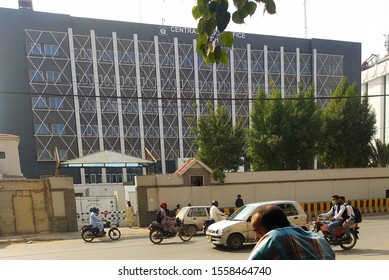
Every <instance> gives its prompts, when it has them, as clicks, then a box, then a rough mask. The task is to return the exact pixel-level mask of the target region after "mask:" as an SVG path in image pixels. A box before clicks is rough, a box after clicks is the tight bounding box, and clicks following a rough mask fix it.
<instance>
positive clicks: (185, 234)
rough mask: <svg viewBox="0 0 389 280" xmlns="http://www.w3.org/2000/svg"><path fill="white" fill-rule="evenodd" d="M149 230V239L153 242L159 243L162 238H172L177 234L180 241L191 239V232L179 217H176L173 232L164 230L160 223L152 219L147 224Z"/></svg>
mask: <svg viewBox="0 0 389 280" xmlns="http://www.w3.org/2000/svg"><path fill="white" fill-rule="evenodd" d="M148 229H149V230H150V233H149V238H150V241H151V242H152V243H154V244H159V243H161V242H162V240H164V239H169V238H174V237H176V236H177V233H178V236H179V237H180V239H181V240H182V241H185V242H186V241H189V240H191V239H192V232H191V230H190V229H189V226H188V225H184V224H183V223H182V222H181V220H180V219H179V218H176V224H175V226H174V233H170V232H168V231H165V230H164V229H163V227H162V225H161V224H160V223H158V222H157V221H153V222H152V223H151V224H150V225H149V226H148Z"/></svg>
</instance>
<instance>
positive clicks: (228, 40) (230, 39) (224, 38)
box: [220, 31, 234, 48]
mask: <svg viewBox="0 0 389 280" xmlns="http://www.w3.org/2000/svg"><path fill="white" fill-rule="evenodd" d="M220 40H221V42H222V43H223V44H224V45H225V46H226V47H227V48H232V45H233V44H234V34H233V33H232V32H229V31H226V32H223V34H222V35H221V36H220Z"/></svg>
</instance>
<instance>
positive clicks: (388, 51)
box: [384, 34, 389, 55]
mask: <svg viewBox="0 0 389 280" xmlns="http://www.w3.org/2000/svg"><path fill="white" fill-rule="evenodd" d="M384 36H385V48H386V54H387V55H389V34H384Z"/></svg>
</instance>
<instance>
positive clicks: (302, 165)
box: [283, 87, 321, 170]
mask: <svg viewBox="0 0 389 280" xmlns="http://www.w3.org/2000/svg"><path fill="white" fill-rule="evenodd" d="M314 97H315V96H314V89H313V87H310V88H309V89H308V90H307V91H306V92H303V91H302V89H301V88H300V91H299V92H298V93H297V94H296V95H294V96H292V97H291V98H289V99H286V101H285V102H284V107H285V112H286V116H287V118H288V119H287V122H285V127H284V130H283V131H284V142H285V144H284V149H285V150H284V153H285V159H284V160H285V169H289V170H296V169H312V168H313V162H314V159H315V157H316V155H317V146H318V141H319V138H320V134H319V133H318V132H319V131H320V127H321V110H320V108H319V106H318V105H317V104H316V101H315V98H314Z"/></svg>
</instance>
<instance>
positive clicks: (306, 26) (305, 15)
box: [304, 0, 308, 39]
mask: <svg viewBox="0 0 389 280" xmlns="http://www.w3.org/2000/svg"><path fill="white" fill-rule="evenodd" d="M304 29H305V39H307V38H308V25H307V0H304Z"/></svg>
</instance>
